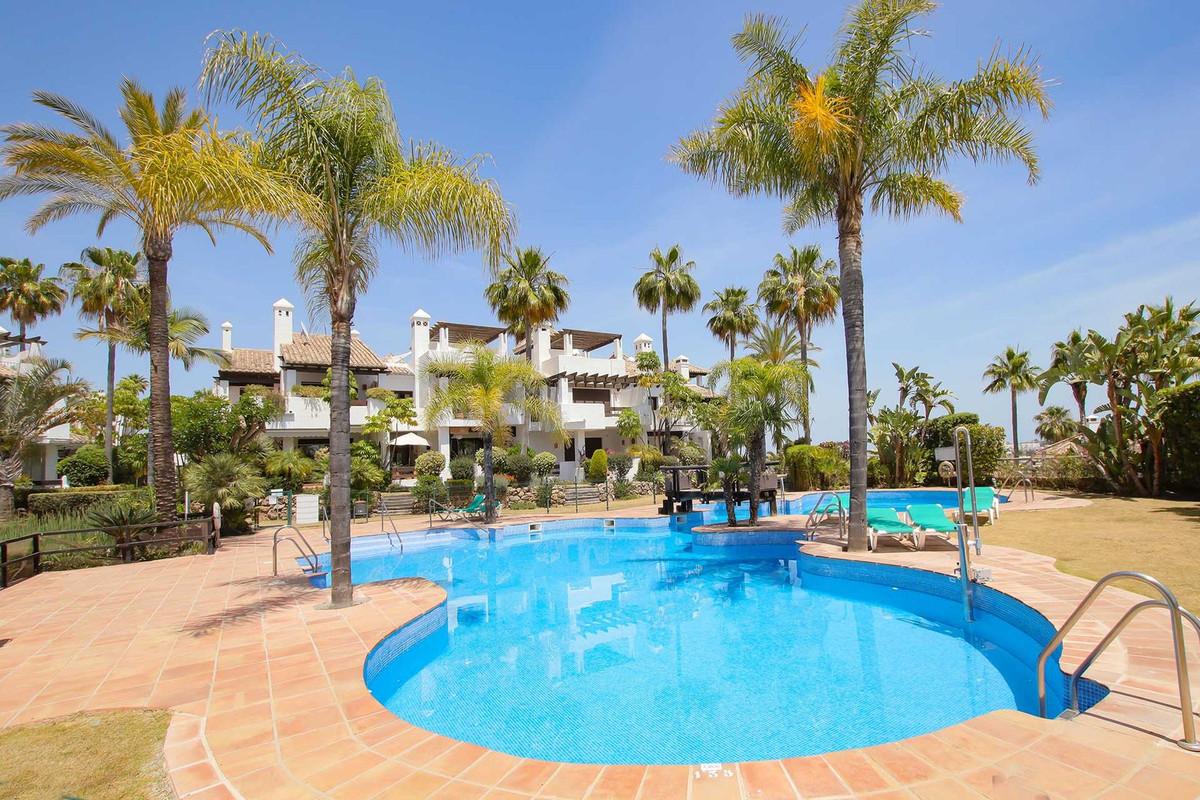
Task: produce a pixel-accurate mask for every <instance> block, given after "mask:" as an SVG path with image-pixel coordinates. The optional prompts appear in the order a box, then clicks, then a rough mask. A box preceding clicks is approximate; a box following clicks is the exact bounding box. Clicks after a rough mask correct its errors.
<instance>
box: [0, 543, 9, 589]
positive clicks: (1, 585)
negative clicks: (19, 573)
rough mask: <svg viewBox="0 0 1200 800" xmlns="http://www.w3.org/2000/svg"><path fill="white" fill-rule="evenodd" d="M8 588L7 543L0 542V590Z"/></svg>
mask: <svg viewBox="0 0 1200 800" xmlns="http://www.w3.org/2000/svg"><path fill="white" fill-rule="evenodd" d="M7 588H8V542H0V589H7Z"/></svg>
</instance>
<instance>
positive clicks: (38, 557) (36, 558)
mask: <svg viewBox="0 0 1200 800" xmlns="http://www.w3.org/2000/svg"><path fill="white" fill-rule="evenodd" d="M30 546H31V547H32V548H33V549H32V551H31V552H32V555H33V574H34V575H39V574H41V571H42V535H41V534H40V533H35V534H34V535H33V541H32V542H30Z"/></svg>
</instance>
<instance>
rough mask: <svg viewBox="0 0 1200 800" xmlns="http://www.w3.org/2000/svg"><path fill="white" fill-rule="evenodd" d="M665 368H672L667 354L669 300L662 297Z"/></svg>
mask: <svg viewBox="0 0 1200 800" xmlns="http://www.w3.org/2000/svg"><path fill="white" fill-rule="evenodd" d="M662 301H663V303H662V335H663V363H662V367H663V369H670V368H671V360H670V359H671V357H670V355H668V354H667V300H666V298H665V297H664V298H662Z"/></svg>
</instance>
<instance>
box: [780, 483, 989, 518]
mask: <svg viewBox="0 0 1200 800" xmlns="http://www.w3.org/2000/svg"><path fill="white" fill-rule="evenodd" d="M842 494H843V495H848V494H849V493H848V492H842ZM819 496H820V493H819V492H810V493H809V494H805V495H803V496H801V497H798V498H793V499H788V500H786V501H785V502H784V508H783V509H781V510H782V511H783V512H784V513H787V514H807V513H809V512H810V511H812V510H813V506H815V505H816V504H817V497H819ZM996 498H997V499H998V500H999V501H1000V502H1001V503H1007V502H1008V498H1007V497H1002V496H1000V495H996ZM918 503H937V504H938V505H940V506H941V507H942V508H946V509H949V508H958V493H957V492H955V491H954V490H953V489H870V490H868V491H867V506H868V507H870V508H894V509H895V510H897V511H904V509H905V508H906V507H907V506H910V505H916V504H918Z"/></svg>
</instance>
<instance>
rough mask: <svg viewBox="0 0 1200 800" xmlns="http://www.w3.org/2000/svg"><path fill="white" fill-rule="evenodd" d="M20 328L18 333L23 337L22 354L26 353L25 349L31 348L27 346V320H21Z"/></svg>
mask: <svg viewBox="0 0 1200 800" xmlns="http://www.w3.org/2000/svg"><path fill="white" fill-rule="evenodd" d="M19 326H20V327H19V328H18V333H19V334H20V336H21V352H22V353H24V352H25V349H26V348H27V347H29V345H27V344H25V320H20V321H19Z"/></svg>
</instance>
